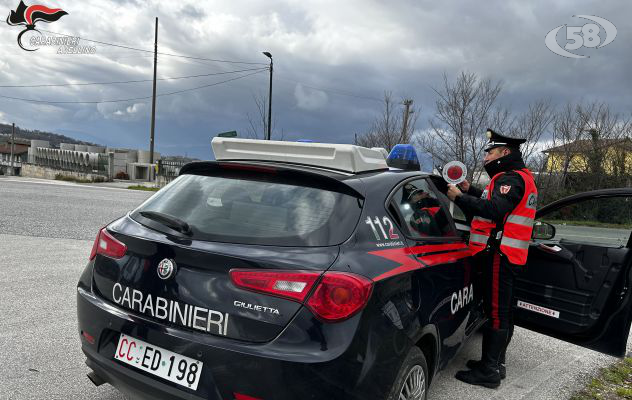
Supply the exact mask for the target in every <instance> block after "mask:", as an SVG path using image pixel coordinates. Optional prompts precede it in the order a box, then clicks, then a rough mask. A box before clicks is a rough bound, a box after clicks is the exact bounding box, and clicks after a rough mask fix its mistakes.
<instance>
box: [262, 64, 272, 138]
mask: <svg viewBox="0 0 632 400" xmlns="http://www.w3.org/2000/svg"><path fill="white" fill-rule="evenodd" d="M263 55H264V56H266V57H268V58H269V59H270V90H269V91H268V132H267V139H268V140H270V129H271V127H272V54H270V52H269V51H264V52H263Z"/></svg>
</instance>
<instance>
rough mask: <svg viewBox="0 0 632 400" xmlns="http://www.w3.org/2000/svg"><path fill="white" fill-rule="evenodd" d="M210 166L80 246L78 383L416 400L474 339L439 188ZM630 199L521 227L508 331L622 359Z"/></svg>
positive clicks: (228, 146) (330, 168)
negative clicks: (526, 245) (524, 240)
mask: <svg viewBox="0 0 632 400" xmlns="http://www.w3.org/2000/svg"><path fill="white" fill-rule="evenodd" d="M213 148H214V152H215V156H216V159H217V161H209V162H198V163H192V164H188V165H186V166H185V167H183V168H182V170H181V171H180V176H179V177H178V178H177V179H176V180H175V181H174V182H172V183H171V184H170V185H168V186H167V187H165V188H163V189H162V190H160V191H159V192H157V193H156V194H155V195H154V196H152V197H151V198H150V199H148V200H147V201H146V202H145V203H143V204H141V205H140V206H139V207H138V208H137V209H135V210H133V211H132V212H130V213H129V214H128V215H125V216H123V217H121V218H120V219H118V220H116V221H114V222H112V223H111V224H108V225H107V226H106V227H104V228H103V229H102V230H101V231H100V232H99V233H98V235H97V239H96V240H95V243H94V247H93V250H92V254H91V255H90V258H89V262H88V263H87V265H86V267H85V269H84V271H83V273H82V275H81V278H80V280H79V284H78V287H77V312H78V319H79V334H80V336H81V348H82V350H83V352H84V354H85V355H86V358H87V360H86V363H87V365H88V366H89V367H90V369H91V370H92V371H91V373H90V374H89V377H90V379H91V380H92V381H93V382H94V383H95V384H97V385H99V384H102V383H106V382H107V383H110V384H112V385H113V386H115V387H116V388H118V389H119V390H120V391H122V392H123V393H125V394H127V395H129V396H130V397H133V398H146V399H215V400H220V399H221V400H233V399H234V400H257V399H259V400H271V399H275V400H290V399H380V400H386V399H388V400H391V399H398V400H401V399H407V400H412V399H416V400H418V399H424V398H425V397H426V393H427V388H428V385H429V384H430V383H431V382H432V379H433V377H434V376H435V375H436V373H437V372H438V371H439V370H441V369H442V368H444V367H445V366H446V365H447V363H448V362H449V361H450V360H451V359H452V358H453V357H454V355H455V354H456V353H457V352H458V350H459V349H460V348H461V347H462V345H463V343H464V342H465V341H466V340H467V339H468V338H469V337H470V336H471V335H472V333H474V332H475V331H476V330H477V329H478V328H479V327H480V325H481V324H482V323H483V322H484V318H483V316H482V313H481V301H480V293H479V292H480V290H479V289H478V287H477V286H478V282H477V277H478V271H477V269H476V267H475V266H474V265H473V263H472V262H471V256H470V252H469V250H468V247H467V236H468V226H467V221H466V220H465V217H464V215H463V214H462V212H461V211H460V210H459V209H458V207H457V206H456V205H455V204H454V203H452V202H450V201H449V200H448V199H447V197H446V196H445V195H444V193H445V182H444V181H443V180H442V178H440V177H439V176H436V175H432V174H426V173H422V172H420V171H419V169H418V167H417V169H416V170H407V169H406V168H405V167H406V163H405V162H401V161H402V160H399V161H400V162H398V163H397V165H398V166H400V167H404V168H403V169H400V168H389V167H388V165H387V162H386V159H385V155H384V153H383V151H382V150H379V149H367V148H363V147H359V146H351V145H331V144H320V143H309V144H308V143H291V142H274V141H257V140H243V139H226V138H215V139H214V140H213ZM416 165H417V166H418V163H417V164H416ZM631 199H632V189H621V190H612V191H599V192H594V193H588V194H584V195H578V196H575V197H573V198H570V199H564V200H561V201H559V202H556V203H554V204H551V205H549V206H547V207H544V208H543V209H542V210H541V211H540V212H539V214H538V216H539V218H540V220H539V221H538V225H537V226H536V229H535V232H536V238H535V239H534V242H533V244H532V249H531V251H530V256H529V261H528V265H527V267H526V270H525V273H524V274H523V275H522V276H521V279H520V280H519V283H518V285H517V288H516V301H517V303H516V307H517V308H516V309H517V315H516V320H517V321H516V322H517V323H518V324H519V325H521V326H525V327H527V328H529V329H533V330H537V331H539V332H543V333H545V334H547V335H551V336H554V337H558V338H560V339H562V340H566V341H570V342H572V343H576V344H579V345H582V346H586V347H590V348H593V349H595V350H597V351H601V352H604V353H607V354H612V355H616V356H623V354H624V351H625V344H626V341H627V337H628V332H629V328H630V321H631V318H632V314H631V312H632V311H631V310H632V300H631V292H632V290H631V289H630V285H631V279H632V276H631V265H632V259H631V253H630V230H631V226H632V225H630V223H631V221H632V218H631V216H630V209H631V207H629V205H630V203H629V202H630V201H631ZM601 201H606V202H609V201H616V202H618V203H617V204H616V207H615V206H614V205H612V204H610V203H607V204H605V205H603V207H602V206H601V205H599V204H600V203H599V204H598V205H595V204H588V205H586V204H587V203H586V202H601ZM621 204H623V206H622V205H621ZM625 206H627V208H626V207H625ZM615 208H616V210H617V213H618V214H617V218H616V219H615V220H610V219H608V218H609V217H608V212H607V210H609V209H610V210H612V209H615ZM595 209H596V210H597V211H595ZM569 210H570V211H569ZM589 212H590V213H589ZM582 218H583V220H582ZM604 218H605V219H604ZM582 221H585V222H584V225H581V224H582ZM613 224H619V225H620V226H618V227H615V226H613Z"/></svg>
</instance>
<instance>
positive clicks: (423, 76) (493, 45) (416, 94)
mask: <svg viewBox="0 0 632 400" xmlns="http://www.w3.org/2000/svg"><path fill="white" fill-rule="evenodd" d="M15 5H16V4H14V2H13V1H9V0H0V10H2V9H4V10H6V12H7V13H8V12H9V10H10V9H13V8H15ZM56 5H58V6H60V7H61V8H63V9H64V10H67V11H68V12H69V15H67V16H64V17H63V18H62V19H60V20H59V21H57V22H55V23H52V24H41V26H40V25H38V28H40V27H41V28H42V29H47V30H51V31H55V32H63V33H68V34H74V35H79V36H85V37H88V38H92V39H96V40H102V41H106V42H113V43H120V44H126V45H129V46H133V47H139V48H143V49H148V50H151V49H152V48H153V23H154V17H155V16H158V17H159V19H160V29H159V46H160V51H162V52H168V53H182V54H190V55H196V56H199V57H206V58H216V59H227V60H246V61H253V62H262V63H267V62H268V59H267V58H265V57H264V56H263V55H262V54H261V52H262V51H270V52H272V54H273V55H274V60H275V79H274V97H273V102H274V105H273V109H274V119H275V121H276V128H277V131H278V132H281V130H283V132H284V137H285V138H286V139H297V138H309V139H313V140H321V141H334V142H351V141H352V140H353V134H354V133H361V132H363V131H365V130H366V129H368V127H369V126H370V124H371V122H372V120H373V119H374V117H375V116H376V115H377V114H378V113H379V112H380V102H379V101H375V100H371V99H367V98H365V97H370V98H377V99H379V98H381V97H382V95H383V92H384V91H392V92H393V95H394V96H395V97H396V98H400V97H401V98H403V97H412V98H414V99H415V104H416V105H417V106H421V108H422V109H421V113H420V118H419V122H418V129H419V130H420V131H423V130H424V129H425V128H426V127H427V120H428V118H429V117H430V116H431V115H432V113H433V108H434V101H435V99H436V96H435V94H434V92H433V91H432V87H438V86H440V85H441V76H442V74H443V73H444V72H445V73H447V74H448V76H449V77H451V78H454V77H455V76H456V74H458V72H460V71H463V70H467V71H472V72H476V73H478V74H479V75H480V76H482V77H490V78H492V79H495V80H501V81H503V82H504V91H503V93H502V95H501V97H500V101H501V102H502V103H503V104H504V105H506V106H507V107H510V108H511V109H512V110H514V111H521V110H524V109H525V108H526V107H527V105H528V104H529V102H531V101H534V100H535V99H538V98H550V99H551V100H552V102H553V103H556V104H561V103H563V102H565V101H569V100H574V101H578V100H604V101H608V102H609V103H611V105H612V106H613V108H614V109H616V110H617V111H620V112H625V113H629V111H630V107H631V106H632V99H631V97H630V96H629V93H630V89H631V87H630V86H631V85H630V78H629V72H628V71H630V70H632V65H631V64H632V62H631V61H632V55H630V54H629V52H628V51H627V48H628V46H627V44H628V43H630V40H631V39H632V37H631V34H630V32H631V30H630V28H631V25H632V23H631V22H630V19H629V18H627V16H628V15H632V14H631V11H632V4H631V3H626V2H618V3H614V2H597V1H588V0H582V1H575V2H571V1H562V2H554V3H552V2H548V1H535V2H523V1H522V2H521V1H509V2H505V1H500V0H497V1H493V2H488V3H485V4H484V5H481V4H480V3H472V2H465V1H463V2H412V1H405V0H395V1H390V2H379V1H366V0H350V1H345V2H340V1H329V0H327V1H323V0H319V1H316V0H307V1H303V2H300V3H297V2H293V1H281V0H272V1H268V2H255V1H233V2H220V1H209V2H193V1H183V2H154V1H114V0H108V1H99V2H97V1H93V0H86V1H84V2H81V3H76V2H64V1H61V2H59V4H56ZM577 14H590V15H598V16H601V17H604V18H607V19H608V20H610V21H611V22H612V23H614V24H615V25H616V27H617V29H618V36H617V38H616V40H615V41H614V42H613V43H611V44H610V45H608V46H607V47H604V48H601V49H588V50H585V49H582V51H583V50H585V53H586V54H589V55H590V56H591V57H590V58H587V59H581V60H574V59H567V58H563V57H560V56H557V55H555V54H553V53H552V52H551V51H549V50H548V49H547V48H546V47H545V45H544V37H545V35H546V33H547V32H549V31H550V30H551V29H553V28H555V27H557V26H560V25H562V24H568V25H569V26H574V25H579V26H580V25H583V24H584V23H586V22H587V21H585V20H582V19H579V18H573V15H577ZM19 31H20V28H19V27H10V26H8V25H5V26H4V28H2V29H0V49H1V53H0V54H1V56H0V82H1V83H3V84H29V83H60V82H90V81H116V80H132V79H150V78H151V76H152V60H153V59H152V55H151V53H142V52H136V51H132V50H127V49H121V48H115V47H109V46H105V45H100V44H94V45H95V46H96V47H97V53H96V54H95V55H59V54H56V53H55V49H54V48H42V49H41V50H38V51H36V52H32V53H27V52H24V51H22V50H21V49H19V48H18V47H17V44H16V36H17V34H18V33H19ZM562 40H563V38H562V37H560V38H559V42H560V43H562V44H563V42H562ZM264 66H265V65H264ZM242 68H243V65H238V64H228V63H214V62H208V61H199V60H186V59H182V58H176V57H170V56H160V57H159V60H158V70H159V75H160V76H161V77H173V76H182V75H194V74H204V73H210V72H219V71H230V70H234V69H242ZM225 78H226V76H215V77H207V78H196V79H186V80H176V81H159V82H158V93H165V92H170V91H175V90H181V89H186V88H191V87H195V86H200V85H205V84H211V83H213V82H219V81H221V80H224V79H225ZM267 85H268V74H267V72H265V71H264V72H263V73H261V74H257V75H254V76H251V77H247V78H244V79H242V80H238V81H234V82H230V83H226V84H223V85H219V86H214V87H209V88H206V89H201V90H198V91H193V92H187V93H183V94H180V95H174V96H167V97H159V98H158V101H157V126H156V144H157V149H158V151H162V152H163V153H172V154H178V153H180V154H184V153H185V152H186V153H187V154H189V155H194V156H198V157H201V158H207V157H209V155H210V149H209V141H210V138H211V137H212V136H213V135H214V134H216V133H217V132H221V131H226V130H233V129H235V130H237V131H239V132H243V133H245V132H246V131H247V128H248V120H247V117H246V115H247V114H250V115H255V114H256V106H255V104H254V101H253V100H252V95H253V94H255V93H262V94H263V95H264V96H265V95H266V94H267ZM311 87H315V88H319V89H312V88H311ZM341 92H344V93H353V94H355V95H358V96H360V97H351V96H344V95H341V94H340V93H341ZM0 95H5V96H15V97H24V98H36V99H43V100H56V101H90V100H105V99H120V98H133V97H144V96H149V95H151V83H135V84H128V85H109V86H80V87H64V88H32V89H9V88H0ZM150 106H151V104H150V103H149V101H148V100H135V101H129V102H121V103H108V104H100V105H42V104H32V103H24V102H19V101H15V100H7V99H2V98H0V118H2V119H3V120H4V121H7V122H12V121H15V122H16V123H17V124H19V125H20V126H24V127H25V128H31V129H42V130H51V131H56V132H60V133H69V134H72V135H74V136H77V137H78V138H79V139H85V140H90V141H97V142H102V143H104V144H109V145H117V144H120V145H122V146H128V147H132V146H133V147H141V148H142V147H148V137H149V110H150Z"/></svg>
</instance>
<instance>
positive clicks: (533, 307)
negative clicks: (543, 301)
mask: <svg viewBox="0 0 632 400" xmlns="http://www.w3.org/2000/svg"><path fill="white" fill-rule="evenodd" d="M518 308H523V309H525V310H529V311H533V312H536V313H538V314H543V315H546V316H549V317H553V318H559V317H560V312H559V311H555V310H551V309H550V308H546V307H542V306H536V305H535V304H529V303H525V302H524V301H520V300H518Z"/></svg>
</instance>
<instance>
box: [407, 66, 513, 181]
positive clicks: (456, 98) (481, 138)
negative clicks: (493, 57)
mask: <svg viewBox="0 0 632 400" xmlns="http://www.w3.org/2000/svg"><path fill="white" fill-rule="evenodd" d="M433 90H434V92H435V93H436V94H437V96H438V99H437V100H436V103H435V105H436V113H435V116H434V118H432V119H431V120H430V121H429V122H430V131H429V132H427V134H425V135H419V136H417V138H416V142H417V144H418V145H419V146H420V147H421V148H423V149H424V150H425V151H427V152H428V153H430V154H431V155H432V156H433V158H434V159H435V160H437V161H439V162H440V163H442V164H445V163H447V162H449V161H453V160H458V161H461V162H463V163H464V164H465V165H466V166H467V169H468V179H469V180H472V178H473V177H474V174H475V171H476V166H477V165H478V164H479V163H480V160H481V159H482V157H483V147H484V145H485V142H486V140H487V139H486V137H485V135H484V132H485V130H486V129H487V128H488V127H493V129H495V130H498V131H500V132H505V131H507V129H508V128H509V127H510V126H511V125H512V123H513V120H512V118H511V114H510V113H509V111H507V110H505V109H500V108H498V107H494V103H495V102H496V98H497V97H498V95H499V94H500V92H501V90H502V83H501V82H492V81H491V79H483V80H480V79H479V78H478V76H477V75H476V74H474V73H466V72H462V73H461V74H460V75H459V76H458V77H457V80H456V82H455V83H454V84H452V83H451V82H449V81H448V77H447V75H446V74H444V75H443V87H442V88H441V89H434V88H433ZM479 173H480V171H479Z"/></svg>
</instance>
